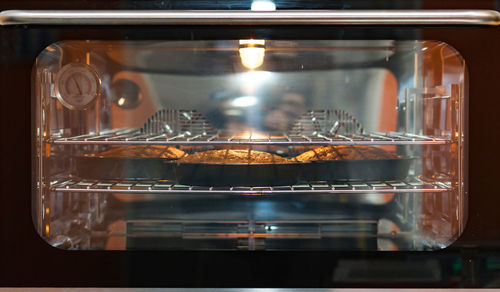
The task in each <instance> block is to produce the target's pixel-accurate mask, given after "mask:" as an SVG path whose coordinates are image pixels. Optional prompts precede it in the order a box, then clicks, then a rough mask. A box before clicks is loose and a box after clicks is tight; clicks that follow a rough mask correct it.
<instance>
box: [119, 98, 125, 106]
mask: <svg viewBox="0 0 500 292" xmlns="http://www.w3.org/2000/svg"><path fill="white" fill-rule="evenodd" d="M124 104H125V97H123V96H122V97H120V98H119V99H118V105H119V106H122V105H124Z"/></svg>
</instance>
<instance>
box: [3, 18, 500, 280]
mask: <svg viewBox="0 0 500 292" xmlns="http://www.w3.org/2000/svg"><path fill="white" fill-rule="evenodd" d="M0 35H1V39H2V40H9V41H8V42H2V49H1V56H2V57H1V58H2V62H1V63H2V72H3V74H2V89H3V92H4V98H3V99H2V115H1V116H2V123H3V124H4V125H5V129H6V131H7V133H9V134H8V135H6V137H5V140H4V142H3V143H2V144H1V145H2V153H3V154H2V156H3V157H2V162H3V166H2V177H3V178H4V182H3V183H2V184H1V189H2V191H1V194H2V196H1V197H0V200H1V204H0V206H1V207H0V208H1V212H0V214H1V216H2V220H1V222H2V225H1V226H2V228H1V229H2V232H1V233H0V234H1V235H0V240H1V244H0V246H1V252H2V261H3V266H5V267H7V269H6V270H5V271H4V272H3V273H2V275H1V276H0V282H1V283H2V284H3V285H6V286H94V287H95V286H172V287H195V286H211V287H231V286H233V287H234V286H237V287H242V286H245V287H248V286H254V287H256V286H259V287H279V286H281V287H283V286H285V287H311V286H314V287H342V286H343V287H353V286H372V287H373V286H379V287H380V286H383V287H387V286H392V287H398V286H406V287H408V286H415V287H419V286H420V287H422V286H423V287H429V286H434V287H435V286H438V287H442V286H445V287H446V286H453V285H457V286H484V285H485V284H486V283H487V281H488V279H485V277H487V275H486V274H484V269H485V266H487V263H488V262H490V261H491V259H497V260H498V259H499V257H500V253H499V250H498V247H499V246H500V232H499V231H498V230H500V218H499V215H498V212H496V208H495V206H497V205H498V204H499V203H500V198H499V197H498V196H497V195H496V192H495V186H496V183H495V179H496V178H497V169H496V166H497V165H499V163H500V157H498V155H496V152H495V150H494V149H495V142H496V141H498V140H500V139H499V137H498V134H497V133H496V131H495V130H494V129H496V128H497V126H500V122H499V121H498V119H497V118H496V112H497V110H498V107H499V106H500V102H499V101H498V99H496V98H495V94H496V93H497V92H499V91H500V83H499V82H498V76H500V57H499V56H498V48H500V30H499V29H498V28H486V27H478V28H473V27H461V28H456V27H455V28H454V27H434V28H415V27H409V26H407V27H397V28H394V27H377V28H375V27H335V26H315V27H303V26H302V27H301V26H276V27H269V26H267V27H266V26H261V27H248V26H241V27H240V26H218V27H201V26H196V27H194V26H180V27H175V29H172V28H171V27H168V26H141V27H130V26H120V27H116V26H113V27H111V26H104V27H103V26H88V27H76V26H75V27H71V26H59V27H58V26H48V27H47V26H13V27H2V29H1V30H0ZM241 38H268V39H396V40H412V39H429V40H440V41H444V42H446V43H448V44H450V45H452V46H453V47H454V48H456V49H457V50H458V51H459V52H460V53H461V54H462V56H463V57H464V58H465V60H466V61H467V66H468V79H469V88H468V99H467V100H468V114H467V120H468V130H467V131H466V135H467V136H468V152H469V153H468V182H469V186H468V193H469V195H468V222H467V225H466V229H465V231H464V233H463V235H462V236H461V237H460V239H459V240H458V241H457V242H455V243H454V244H453V245H452V246H451V247H449V248H446V249H444V250H442V251H435V252H383V253H378V252H355V253H354V252H333V251H329V252H187V251H183V252H176V251H168V252H167V251H154V252H153V251H133V252H132V251H129V252H109V251H63V250H58V249H55V248H52V247H50V246H48V245H47V244H46V243H45V242H44V241H43V240H42V239H41V238H40V237H39V236H38V234H37V233H36V231H35V229H34V227H33V224H32V219H31V192H32V189H33V182H32V173H33V171H34V170H33V167H34V166H33V165H32V161H31V156H32V151H33V150H32V149H33V147H32V144H33V143H34V141H32V136H33V135H32V133H33V129H34V120H33V118H32V116H33V107H32V104H33V101H32V98H31V96H32V95H31V76H30V74H31V69H32V66H33V62H34V60H35V58H36V56H37V55H38V52H40V51H41V50H43V48H45V47H46V46H47V45H49V44H51V43H53V42H56V41H59V40H63V39H72V40H75V39H96V40H97V39H103V40H105V39H106V40H109V39H114V40H121V39H137V40H140V39H144V40H151V39H155V40H169V39H171V40H190V39H200V40H201V39H241ZM7 127H8V128H7ZM7 137H8V139H7ZM429 259H437V260H438V262H439V265H440V267H441V269H440V273H441V281H438V282H432V281H430V282H426V281H420V280H415V281H414V282H411V281H408V282H403V283H402V282H398V281H396V279H397V278H394V277H393V278H391V277H387V278H386V279H385V280H384V281H380V280H377V279H373V278H372V279H370V277H369V276H370V273H373V270H372V269H370V266H374V267H375V266H379V267H384V268H386V269H387V270H388V271H391V270H392V273H394V270H397V269H401V267H402V266H405V265H414V266H415V267H418V266H419V263H423V262H425V261H427V260H429ZM346 261H353V262H355V263H356V264H357V265H359V267H360V269H358V270H357V271H358V273H361V275H363V276H364V277H365V278H366V279H367V280H366V281H359V282H345V281H342V280H339V279H338V278H335V277H334V274H335V270H336V269H338V268H339V267H341V266H342V263H345V262H346ZM457 265H460V270H459V272H456V271H455V270H454V266H457ZM482 269H483V270H482ZM388 273H389V274H390V273H391V272H388ZM457 277H458V279H459V280H457ZM457 281H458V282H457Z"/></svg>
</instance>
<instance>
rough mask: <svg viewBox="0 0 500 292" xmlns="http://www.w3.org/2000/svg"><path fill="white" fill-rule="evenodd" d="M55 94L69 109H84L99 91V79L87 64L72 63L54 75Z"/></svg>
mask: <svg viewBox="0 0 500 292" xmlns="http://www.w3.org/2000/svg"><path fill="white" fill-rule="evenodd" d="M55 86H56V94H57V98H58V99H59V101H60V102H61V103H62V104H63V105H64V106H65V107H67V108H70V109H85V108H87V107H88V106H90V105H91V104H92V103H93V102H94V101H95V99H96V98H97V97H98V96H99V94H100V92H101V80H100V79H99V76H98V75H97V72H96V71H95V70H94V69H93V68H92V67H90V66H89V65H86V64H82V63H72V64H68V65H66V66H64V67H62V68H61V69H60V70H59V72H57V75H56V85H55Z"/></svg>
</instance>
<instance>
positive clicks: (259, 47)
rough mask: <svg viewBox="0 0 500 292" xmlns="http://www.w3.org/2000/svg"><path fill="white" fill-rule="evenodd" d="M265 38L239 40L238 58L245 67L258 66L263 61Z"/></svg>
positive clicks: (254, 67)
mask: <svg viewBox="0 0 500 292" xmlns="http://www.w3.org/2000/svg"><path fill="white" fill-rule="evenodd" d="M265 44H266V41H265V40H240V50H239V51H240V58H241V63H242V64H243V66H245V68H248V69H250V70H253V69H256V68H259V67H260V66H262V64H263V63H264V56H265V54H266V48H265Z"/></svg>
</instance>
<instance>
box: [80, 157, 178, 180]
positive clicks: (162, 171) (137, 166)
mask: <svg viewBox="0 0 500 292" xmlns="http://www.w3.org/2000/svg"><path fill="white" fill-rule="evenodd" d="M176 160H177V159H168V158H142V157H103V156H78V157H74V161H75V163H74V165H75V174H76V175H77V176H78V177H81V178H88V179H117V180H122V179H133V180H136V179H164V180H175V178H176V176H175V161H176Z"/></svg>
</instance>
